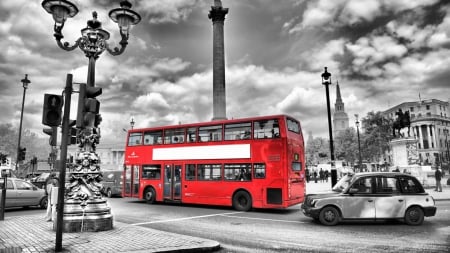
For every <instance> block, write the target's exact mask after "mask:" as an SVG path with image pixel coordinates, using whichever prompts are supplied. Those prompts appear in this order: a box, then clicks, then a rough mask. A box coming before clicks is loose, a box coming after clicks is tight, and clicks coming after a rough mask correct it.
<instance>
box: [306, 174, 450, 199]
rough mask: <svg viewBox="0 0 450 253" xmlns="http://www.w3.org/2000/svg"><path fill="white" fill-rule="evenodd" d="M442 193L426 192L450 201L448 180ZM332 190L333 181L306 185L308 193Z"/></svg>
mask: <svg viewBox="0 0 450 253" xmlns="http://www.w3.org/2000/svg"><path fill="white" fill-rule="evenodd" d="M441 182H442V192H436V191H434V187H426V188H425V191H426V192H427V193H428V194H430V195H431V196H432V197H433V199H434V200H435V201H445V200H446V201H450V185H447V178H446V179H445V180H442V181H441ZM330 190H331V180H328V182H323V183H321V182H320V181H317V183H314V180H311V181H309V183H306V193H307V194H310V193H320V192H324V191H330Z"/></svg>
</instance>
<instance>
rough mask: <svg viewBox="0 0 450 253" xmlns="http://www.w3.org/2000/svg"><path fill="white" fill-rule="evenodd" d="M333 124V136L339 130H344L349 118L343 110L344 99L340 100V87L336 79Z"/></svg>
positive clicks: (336, 134)
mask: <svg viewBox="0 0 450 253" xmlns="http://www.w3.org/2000/svg"><path fill="white" fill-rule="evenodd" d="M333 125H334V128H333V130H334V135H335V136H338V134H339V132H342V131H345V129H347V128H348V125H349V118H348V115H347V113H346V112H345V108H344V101H342V97H341V89H340V86H339V82H338V81H336V102H335V103H334V115H333Z"/></svg>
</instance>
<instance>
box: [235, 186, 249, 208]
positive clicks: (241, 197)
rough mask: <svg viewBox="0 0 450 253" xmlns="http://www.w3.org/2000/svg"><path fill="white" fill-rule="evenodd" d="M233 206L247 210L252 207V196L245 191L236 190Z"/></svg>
mask: <svg viewBox="0 0 450 253" xmlns="http://www.w3.org/2000/svg"><path fill="white" fill-rule="evenodd" d="M233 207H234V209H236V210H238V211H244V212H246V211H248V210H250V209H251V208H252V198H251V197H250V194H248V192H246V191H238V192H236V193H235V194H234V196H233Z"/></svg>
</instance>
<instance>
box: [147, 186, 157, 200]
mask: <svg viewBox="0 0 450 253" xmlns="http://www.w3.org/2000/svg"><path fill="white" fill-rule="evenodd" d="M144 198H145V201H147V203H149V204H153V203H155V200H156V192H155V189H153V187H149V188H147V189H145V192H144Z"/></svg>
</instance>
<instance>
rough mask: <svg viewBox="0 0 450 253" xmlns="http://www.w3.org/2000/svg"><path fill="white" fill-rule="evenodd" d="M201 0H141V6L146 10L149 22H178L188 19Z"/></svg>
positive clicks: (146, 17) (146, 18)
mask: <svg viewBox="0 0 450 253" xmlns="http://www.w3.org/2000/svg"><path fill="white" fill-rule="evenodd" d="M199 3H200V1H199V0H171V1H141V2H139V8H142V9H143V12H145V13H146V14H145V17H144V19H145V20H148V22H149V23H155V24H158V23H178V22H180V21H184V20H186V19H187V17H188V16H189V14H191V13H192V11H193V9H194V8H198V5H199Z"/></svg>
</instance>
